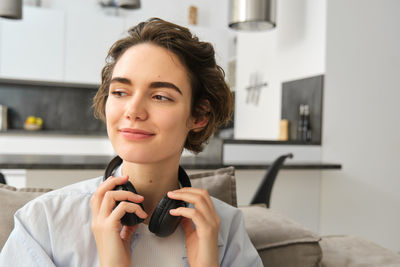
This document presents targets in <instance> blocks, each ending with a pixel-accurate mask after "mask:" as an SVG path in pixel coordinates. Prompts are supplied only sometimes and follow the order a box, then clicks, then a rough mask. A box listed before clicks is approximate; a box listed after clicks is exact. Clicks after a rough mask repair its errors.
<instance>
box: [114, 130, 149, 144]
mask: <svg viewBox="0 0 400 267" xmlns="http://www.w3.org/2000/svg"><path fill="white" fill-rule="evenodd" d="M119 132H120V133H121V135H122V136H123V137H125V138H126V139H128V140H132V141H138V140H146V139H149V138H151V137H153V136H155V134H154V133H151V132H148V131H144V130H139V129H130V128H123V129H119Z"/></svg>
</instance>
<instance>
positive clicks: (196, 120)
mask: <svg viewBox="0 0 400 267" xmlns="http://www.w3.org/2000/svg"><path fill="white" fill-rule="evenodd" d="M210 110H211V109H210V102H209V101H208V100H204V101H203V102H202V103H201V104H200V105H199V107H197V112H196V114H197V117H192V125H191V127H190V130H192V131H194V132H200V131H201V130H203V129H204V127H206V126H207V124H208V121H209V112H210Z"/></svg>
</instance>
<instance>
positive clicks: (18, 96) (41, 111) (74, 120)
mask: <svg viewBox="0 0 400 267" xmlns="http://www.w3.org/2000/svg"><path fill="white" fill-rule="evenodd" d="M96 90H97V89H95V88H75V87H65V86H54V85H28V84H13V83H1V82H0V104H2V105H6V106H7V107H8V113H9V114H8V125H9V126H8V128H9V129H10V130H18V129H23V124H24V122H25V120H26V118H27V117H28V116H31V115H33V116H36V117H41V118H42V119H43V121H44V124H43V131H47V132H53V131H56V132H65V133H66V134H68V133H71V134H74V133H77V134H85V133H88V134H102V133H104V134H105V133H106V130H105V129H106V127H105V125H104V123H103V122H101V121H99V120H96V119H95V118H94V116H93V109H92V108H91V105H92V99H93V96H94V94H95V93H96Z"/></svg>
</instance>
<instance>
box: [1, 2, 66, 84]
mask: <svg viewBox="0 0 400 267" xmlns="http://www.w3.org/2000/svg"><path fill="white" fill-rule="evenodd" d="M0 23H1V29H2V30H1V32H0V76H1V77H2V78H12V79H26V80H42V81H62V80H63V71H64V66H63V65H64V56H63V54H64V12H62V11H60V10H50V9H44V8H36V7H25V8H24V10H23V20H6V19H3V20H1V21H0Z"/></svg>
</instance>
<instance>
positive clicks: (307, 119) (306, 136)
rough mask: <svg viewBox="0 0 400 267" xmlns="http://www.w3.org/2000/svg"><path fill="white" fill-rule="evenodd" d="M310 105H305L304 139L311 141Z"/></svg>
mask: <svg viewBox="0 0 400 267" xmlns="http://www.w3.org/2000/svg"><path fill="white" fill-rule="evenodd" d="M311 138H312V136H311V118H310V106H309V105H304V121H303V141H306V142H311Z"/></svg>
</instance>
